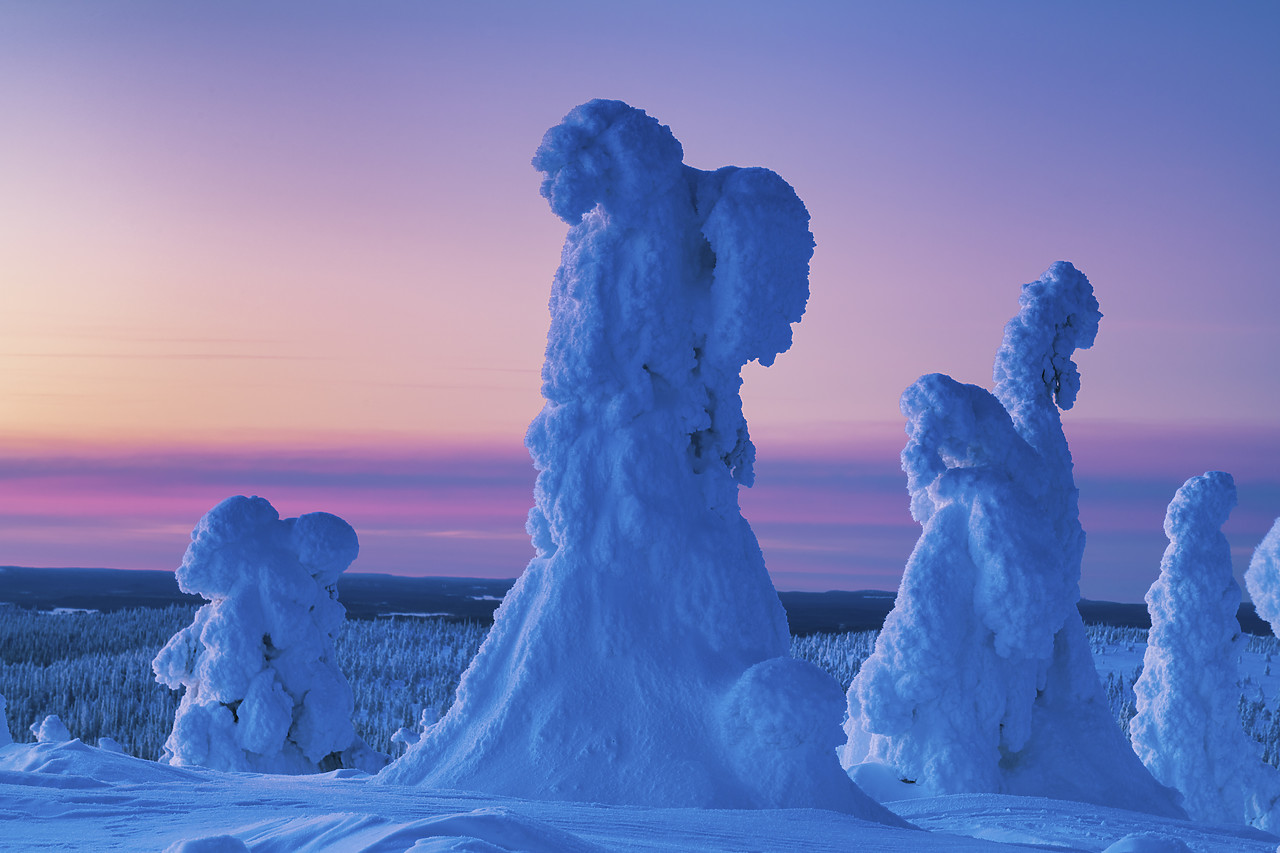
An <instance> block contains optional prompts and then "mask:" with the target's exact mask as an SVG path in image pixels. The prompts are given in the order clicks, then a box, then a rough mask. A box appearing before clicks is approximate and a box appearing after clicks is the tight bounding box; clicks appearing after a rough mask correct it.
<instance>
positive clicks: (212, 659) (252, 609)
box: [152, 496, 385, 774]
mask: <svg viewBox="0 0 1280 853" xmlns="http://www.w3.org/2000/svg"><path fill="white" fill-rule="evenodd" d="M357 553H359V543H358V541H357V539H356V533H355V531H354V530H352V529H351V526H350V525H349V524H347V523H346V522H345V521H343V520H342V519H341V518H338V517H337V516H336V515H330V514H329V513H325V512H313V513H308V514H306V515H303V516H300V517H299V518H286V519H281V518H280V515H279V513H277V512H276V510H275V509H274V508H273V507H272V506H271V504H270V503H268V502H267V501H266V500H264V499H262V498H259V497H243V496H238V497H233V498H227V499H226V500H225V501H223V502H222V503H220V504H218V505H217V506H215V507H214V508H213V509H211V510H209V512H207V513H206V514H205V516H204V518H202V519H200V523H199V524H197V525H196V528H195V530H193V531H192V533H191V544H190V545H189V546H188V547H187V553H186V555H185V556H184V557H183V560H182V565H181V566H179V567H178V571H177V579H178V586H179V587H180V588H181V589H182V591H183V592H187V593H197V594H199V595H202V596H204V597H205V598H206V599H209V601H210V603H209V604H206V605H204V606H203V607H201V608H200V610H199V611H197V613H196V616H195V620H194V621H193V622H192V623H191V625H189V626H188V627H186V628H184V629H183V630H182V631H180V632H178V633H177V634H175V635H174V636H173V637H172V638H171V639H170V640H169V642H168V643H167V644H166V645H165V647H164V648H163V649H161V650H160V653H159V654H158V655H157V656H156V659H155V661H154V662H153V663H152V668H153V669H154V670H155V673H156V680H157V681H160V682H162V683H164V684H166V685H168V686H169V687H171V688H173V689H177V688H179V687H185V688H186V692H185V693H184V694H183V697H182V704H181V705H180V706H179V708H178V711H177V713H176V715H175V716H174V720H173V731H172V733H170V735H169V739H168V740H167V741H166V742H165V754H164V756H163V757H162V758H161V761H164V762H167V763H169V764H175V765H200V766H204V767H212V768H214V769H218V770H252V771H256V772H260V773H294V774H297V773H316V772H320V771H324V770H334V769H337V768H340V767H353V768H358V769H361V770H365V771H367V772H376V771H377V770H378V769H380V768H381V767H382V765H383V764H384V763H385V757H384V756H382V755H381V754H380V753H377V752H374V751H373V750H372V749H370V748H369V747H368V746H367V745H366V744H365V742H364V741H363V740H361V739H360V738H359V737H358V736H357V735H356V733H355V729H354V728H353V727H352V724H351V713H352V710H353V707H354V703H353V700H352V695H351V688H350V687H349V686H348V684H347V680H346V678H344V677H343V675H342V673H341V672H340V671H339V670H338V667H337V665H336V663H335V662H334V652H333V636H334V633H335V632H336V631H337V630H338V629H339V627H340V626H341V625H342V620H343V618H344V617H345V615H346V611H345V610H344V609H343V607H342V605H341V604H339V603H338V593H337V582H338V576H339V575H341V574H342V572H343V571H345V570H346V568H347V567H348V566H349V565H351V561H352V560H354V559H355V558H356V554H357Z"/></svg>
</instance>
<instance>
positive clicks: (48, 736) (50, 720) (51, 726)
mask: <svg viewBox="0 0 1280 853" xmlns="http://www.w3.org/2000/svg"><path fill="white" fill-rule="evenodd" d="M30 728H31V733H32V734H33V735H35V736H36V742H37V743H66V742H67V741H69V740H71V732H70V731H68V730H67V726H66V723H64V722H62V719H61V718H60V717H58V715H57V714H50V715H49V716H47V717H45V718H44V719H43V720H41V721H40V722H38V723H32V724H31V727H30Z"/></svg>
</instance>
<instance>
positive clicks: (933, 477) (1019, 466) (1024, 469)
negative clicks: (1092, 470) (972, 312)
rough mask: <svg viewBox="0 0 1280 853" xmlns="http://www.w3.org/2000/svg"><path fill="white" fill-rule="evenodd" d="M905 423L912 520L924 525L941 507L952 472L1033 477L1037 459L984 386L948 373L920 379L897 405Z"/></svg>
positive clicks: (905, 461)
mask: <svg viewBox="0 0 1280 853" xmlns="http://www.w3.org/2000/svg"><path fill="white" fill-rule="evenodd" d="M899 406H900V407H901V409H902V414H903V415H904V416H906V419H907V426H906V429H907V444H906V446H905V447H904V448H903V449H902V470H903V471H905V472H906V474H907V490H908V491H909V492H910V494H911V516H912V518H914V519H915V520H916V521H918V522H920V523H921V524H923V523H925V522H926V521H928V520H929V518H930V517H931V516H932V515H933V511H934V509H935V506H936V505H937V503H938V499H937V496H936V495H933V494H931V493H932V492H933V491H934V490H936V489H937V488H938V485H939V482H938V481H939V478H940V477H941V475H942V474H944V473H945V472H946V471H948V470H950V469H953V468H989V469H991V470H993V471H999V472H1002V473H1003V474H1004V475H1005V476H1007V477H1009V478H1010V479H1011V480H1012V479H1014V478H1017V479H1018V480H1019V481H1021V480H1022V479H1025V477H1024V476H1023V475H1032V476H1031V479H1032V480H1035V477H1034V475H1033V472H1034V471H1035V470H1036V466H1037V463H1038V460H1037V458H1036V455H1035V452H1034V451H1033V450H1032V449H1031V448H1030V447H1029V446H1028V445H1027V443H1026V442H1025V441H1023V440H1022V438H1021V437H1020V436H1019V435H1018V432H1017V430H1015V429H1014V427H1013V422H1012V421H1011V420H1010V419H1009V413H1008V412H1006V411H1005V410H1004V407H1003V406H1001V405H1000V401H999V400H997V399H996V398H995V397H993V396H992V395H991V393H990V392H988V391H987V390H986V389H985V388H980V387H979V386H977V385H967V384H964V383H961V382H957V381H956V380H954V379H952V378H951V377H950V376H947V375H946V374H944V373H930V374H926V375H924V376H921V377H920V378H919V379H917V380H916V381H915V382H913V383H911V385H909V386H908V387H907V390H906V391H903V392H902V398H901V400H900V401H899Z"/></svg>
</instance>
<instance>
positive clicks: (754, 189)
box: [380, 100, 891, 820]
mask: <svg viewBox="0 0 1280 853" xmlns="http://www.w3.org/2000/svg"><path fill="white" fill-rule="evenodd" d="M682 160H683V151H682V149H681V146H680V143H679V142H677V141H676V139H675V137H673V136H672V134H671V132H670V130H669V129H668V128H666V127H665V126H663V125H661V124H659V123H658V122H657V121H656V120H654V119H653V118H651V117H650V116H648V115H646V114H645V113H644V112H643V111H641V110H638V109H634V108H632V107H630V106H628V105H626V104H624V103H622V102H620V101H604V100H596V101H591V102H589V103H586V104H583V105H582V106H580V107H577V108H576V109H574V110H573V111H572V112H570V113H569V114H568V115H567V116H566V117H565V119H564V120H563V122H562V123H561V124H559V125H558V126H556V127H554V128H552V129H551V130H550V131H548V132H547V134H546V136H545V137H544V139H543V141H542V145H541V147H539V149H538V151H537V154H536V156H535V157H534V165H535V166H536V167H537V168H538V169H539V170H540V171H542V172H543V173H544V175H545V177H544V179H543V183H542V194H543V196H544V197H545V198H546V199H547V200H548V202H549V203H550V205H551V208H552V210H553V211H554V212H555V213H556V214H557V215H559V216H560V217H561V218H562V219H564V220H565V221H566V222H568V223H569V224H570V225H571V228H570V230H569V234H568V237H567V239H566V241H565V245H564V251H563V254H562V260H561V265H560V268H559V270H558V271H557V273H556V276H555V280H554V283H553V285H552V293H551V304H550V307H551V328H550V332H549V334H548V339H547V352H546V362H545V365H544V367H543V372H542V379H543V384H542V393H543V396H544V397H545V399H546V404H545V406H544V407H543V409H542V411H541V413H540V414H539V415H538V416H537V417H536V419H535V420H534V421H533V423H532V425H531V426H530V428H529V432H528V435H527V438H526V444H527V446H528V448H529V450H530V453H531V454H532V456H533V460H534V464H535V465H536V467H537V468H538V470H539V475H538V480H537V485H536V489H535V495H534V498H535V506H534V508H533V509H532V510H531V511H530V514H529V521H528V530H529V533H530V535H531V537H532V540H533V544H534V547H535V549H536V555H535V556H534V558H533V560H532V561H531V562H530V563H529V565H528V567H527V568H526V569H525V571H524V574H523V575H522V576H521V577H520V579H519V581H518V582H517V583H516V585H515V587H514V588H513V589H512V590H511V592H510V593H508V595H507V596H506V599H505V600H504V601H503V603H502V606H501V607H500V608H499V609H498V611H497V613H496V616H495V621H494V625H493V629H492V631H491V633H490V634H489V636H488V638H487V639H486V641H485V643H484V645H483V646H482V647H481V649H480V651H479V653H478V655H477V656H476V658H475V660H474V661H473V662H472V664H471V666H470V668H469V669H468V670H467V671H466V673H465V674H464V675H463V677H462V680H461V683H460V685H459V687H458V692H457V698H456V701H455V702H454V704H453V706H452V707H451V708H450V710H449V711H448V713H447V714H446V715H445V716H444V718H443V719H442V720H440V722H438V723H437V724H436V725H434V726H432V727H431V728H429V729H427V730H426V731H425V732H424V733H423V736H422V738H421V739H420V740H419V741H418V742H417V743H416V744H413V745H412V746H410V747H409V749H408V751H407V752H406V754H405V755H404V756H403V757H401V758H400V759H398V760H397V761H395V762H393V763H392V764H391V765H390V766H389V767H388V768H387V770H386V771H384V772H383V774H382V776H381V777H380V778H382V779H384V780H386V781H389V782H395V783H410V784H429V785H438V786H451V787H459V788H467V789H474V790H481V791H486V792H494V793H500V794H507V795H514V796H521V797H532V798H560V799H572V800H590V801H596V802H606V803H636V804H649V805H658V806H704V807H706V806H710V807H735V808H749V807H774V806H817V807H823V808H832V809H838V810H842V811H846V812H854V813H859V814H863V815H865V816H878V817H882V818H883V819H886V820H890V819H891V818H889V817H888V815H887V813H886V812H883V811H881V810H880V809H879V807H878V806H876V805H875V804H874V803H873V802H871V800H870V799H869V798H867V797H865V795H863V794H861V792H859V791H858V790H857V789H856V788H855V787H854V786H853V785H852V784H851V782H850V780H849V779H848V778H847V776H845V774H844V773H843V772H842V771H841V769H840V766H839V764H838V762H837V761H836V757H835V748H836V746H837V745H838V744H839V742H840V740H841V734H840V717H841V713H842V708H843V699H842V697H841V695H840V689H839V687H838V686H837V685H836V684H835V683H834V681H833V680H832V679H831V678H830V677H829V676H827V675H825V674H824V673H822V672H821V671H819V670H817V669H816V668H815V667H812V666H811V665H808V664H804V663H800V662H797V661H795V660H792V659H791V658H790V655H789V638H788V632H787V622H786V616H785V613H784V612H783V610H782V607H781V605H780V603H779V601H778V597H777V594H776V593H775V591H774V589H773V585H772V583H771V582H770V580H769V576H768V573H767V572H766V570H765V565H764V560H763V557H762V555H761V552H760V548H759V546H758V544H757V542H756V539H755V537H754V535H753V534H752V532H751V528H750V527H749V526H748V524H747V522H746V521H745V520H744V519H743V517H742V515H741V513H740V512H739V508H738V495H737V489H738V486H739V484H750V483H751V481H752V462H753V459H754V455H755V450H754V447H753V445H752V443H751V439H750V437H749V436H748V433H747V424H746V421H745V419H744V418H743V414H742V403H741V399H740V397H739V388H740V386H741V381H742V380H741V378H740V370H741V368H742V366H743V365H744V364H745V363H746V362H748V361H750V360H753V359H755V360H757V361H759V362H760V363H761V364H764V365H769V364H771V363H772V362H773V360H774V358H775V357H776V356H777V354H778V353H780V352H783V351H784V350H786V349H788V348H789V347H790V345H791V324H792V323H794V322H796V321H798V320H799V319H800V316H801V314H802V313H803V311H804V307H805V303H806V301H807V298H808V262H809V258H810V256H811V254H812V251H813V238H812V236H811V234H810V233H809V229H808V212H807V211H806V210H805V207H804V205H803V204H802V203H801V201H800V199H799V198H797V196H796V194H795V192H794V191H793V190H792V189H791V187H790V186H789V185H788V184H787V183H786V182H785V181H783V180H782V179H781V178H780V177H778V176H777V175H776V174H774V173H773V172H771V171H768V170H766V169H759V168H750V169H737V168H724V169H720V170H717V171H714V172H705V171H700V170H697V169H693V168H691V167H688V166H685V165H684V164H683V162H682Z"/></svg>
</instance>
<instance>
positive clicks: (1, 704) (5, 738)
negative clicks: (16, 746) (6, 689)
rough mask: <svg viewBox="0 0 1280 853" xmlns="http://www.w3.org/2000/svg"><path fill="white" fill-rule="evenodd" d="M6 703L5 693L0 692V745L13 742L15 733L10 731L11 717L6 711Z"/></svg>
mask: <svg viewBox="0 0 1280 853" xmlns="http://www.w3.org/2000/svg"><path fill="white" fill-rule="evenodd" d="M6 704H7V703H6V702H5V701H4V695H3V694H0V746H8V745H9V744H11V743H13V735H11V734H10V733H9V719H8V718H7V717H6V716H5V713H4V709H5V706H6Z"/></svg>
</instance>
